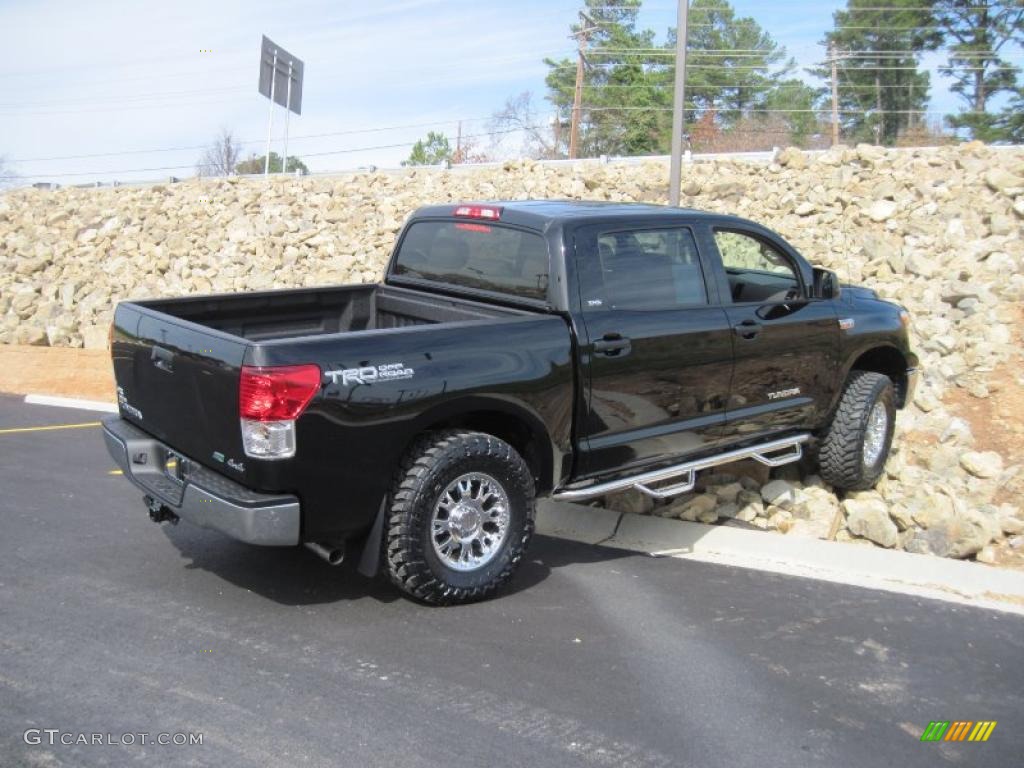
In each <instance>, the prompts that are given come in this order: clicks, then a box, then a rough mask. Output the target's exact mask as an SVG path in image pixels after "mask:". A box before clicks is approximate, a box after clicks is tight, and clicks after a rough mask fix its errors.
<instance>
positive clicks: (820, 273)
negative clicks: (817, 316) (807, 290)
mask: <svg viewBox="0 0 1024 768" xmlns="http://www.w3.org/2000/svg"><path fill="white" fill-rule="evenodd" d="M841 291H842V289H841V288H840V287H839V276H838V275H837V274H836V273H835V272H833V271H832V270H830V269H823V268H821V267H815V268H814V285H813V286H811V296H812V298H815V299H838V298H839V294H840V293H841Z"/></svg>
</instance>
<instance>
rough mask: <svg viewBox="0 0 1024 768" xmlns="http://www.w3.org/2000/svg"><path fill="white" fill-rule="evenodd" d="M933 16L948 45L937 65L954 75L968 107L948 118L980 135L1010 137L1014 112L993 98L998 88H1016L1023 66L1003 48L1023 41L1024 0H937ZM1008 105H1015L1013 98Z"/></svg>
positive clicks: (997, 138) (984, 138) (989, 138)
mask: <svg viewBox="0 0 1024 768" xmlns="http://www.w3.org/2000/svg"><path fill="white" fill-rule="evenodd" d="M935 22H936V24H938V26H939V27H940V28H941V30H942V33H943V35H944V37H945V42H946V46H947V47H948V51H949V58H948V61H947V63H946V65H945V66H944V67H942V68H941V69H940V70H939V71H940V72H942V74H944V75H949V76H950V77H952V78H953V79H954V81H955V82H954V84H953V85H952V87H951V88H950V90H951V91H953V92H954V93H956V94H958V95H959V96H960V97H961V99H962V100H963V101H964V103H965V105H966V107H967V109H966V111H964V112H962V113H960V114H957V115H950V116H949V122H950V124H951V125H952V126H953V127H955V128H958V129H963V130H966V131H968V132H969V133H970V136H971V138H974V139H981V140H982V141H1000V140H1008V139H1011V138H1012V131H1008V129H1007V125H1011V124H1013V123H1014V122H1015V121H1014V117H1013V114H1012V113H1010V114H1005V115H1002V116H1000V115H998V114H996V113H995V111H994V110H993V109H992V106H991V103H992V100H993V98H995V97H996V96H998V95H999V94H1002V93H1010V94H1012V93H1014V92H1015V90H1016V87H1017V77H1018V75H1019V73H1020V69H1019V68H1018V67H1016V66H1013V65H1012V63H1011V62H1009V61H1008V60H1007V59H1006V58H1005V56H1004V52H1005V50H1006V48H1007V46H1008V45H1012V44H1013V43H1015V42H1016V43H1020V42H1024V4H1022V3H1021V0H1003V2H1000V1H999V0H936V3H935ZM1010 109H1017V107H1016V106H1015V105H1014V104H1011V105H1010ZM1016 122H1019V120H1017V121H1016Z"/></svg>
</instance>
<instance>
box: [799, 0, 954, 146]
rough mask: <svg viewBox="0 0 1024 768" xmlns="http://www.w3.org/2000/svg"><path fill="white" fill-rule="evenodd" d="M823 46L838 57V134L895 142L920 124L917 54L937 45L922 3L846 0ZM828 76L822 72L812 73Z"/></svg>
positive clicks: (921, 81) (924, 83)
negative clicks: (833, 48) (832, 50)
mask: <svg viewBox="0 0 1024 768" xmlns="http://www.w3.org/2000/svg"><path fill="white" fill-rule="evenodd" d="M832 18H833V24H834V28H833V29H832V30H831V31H830V32H828V33H826V35H825V44H826V45H834V46H835V50H836V51H837V53H838V56H839V110H840V123H841V126H842V131H843V135H844V136H845V137H847V138H849V139H852V140H854V141H875V142H877V143H880V144H887V145H892V144H895V143H896V140H897V138H898V137H899V135H900V133H901V132H902V131H904V130H906V129H907V128H908V127H910V126H912V125H914V124H916V123H917V122H920V119H921V117H922V116H923V113H924V111H925V110H926V108H927V105H928V91H929V87H930V84H931V83H930V78H929V76H928V73H927V72H921V71H920V70H919V69H918V65H919V62H920V58H921V54H922V53H923V52H924V51H927V50H932V49H934V48H935V47H937V46H938V45H939V44H940V42H941V35H940V34H938V33H937V31H936V30H935V27H934V23H933V17H932V15H931V12H930V10H929V3H928V2H927V0H886V2H885V3H884V4H882V5H879V3H878V0H847V6H846V10H843V11H836V12H835V13H834V14H833V16H832ZM815 74H817V75H818V76H819V77H828V76H829V74H830V73H829V70H828V69H826V68H822V69H818V70H815Z"/></svg>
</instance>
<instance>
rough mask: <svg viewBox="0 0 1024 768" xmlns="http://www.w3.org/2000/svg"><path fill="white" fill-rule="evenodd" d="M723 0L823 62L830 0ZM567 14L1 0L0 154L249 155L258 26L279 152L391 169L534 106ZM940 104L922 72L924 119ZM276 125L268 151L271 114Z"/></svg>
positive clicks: (658, 14)
mask: <svg viewBox="0 0 1024 768" xmlns="http://www.w3.org/2000/svg"><path fill="white" fill-rule="evenodd" d="M734 5H735V7H736V9H737V12H738V14H739V15H744V16H746V15H749V16H752V17H753V18H754V19H756V20H757V21H758V22H759V23H760V24H761V25H762V26H763V27H764V28H765V29H766V30H767V31H769V32H770V33H771V34H772V35H773V36H774V37H775V38H776V40H777V41H778V42H780V43H781V44H783V45H785V46H786V48H787V49H788V51H789V53H790V55H792V56H793V57H794V58H795V59H796V60H797V62H798V63H799V64H801V65H810V64H813V63H815V62H818V61H820V60H821V57H822V55H823V51H822V48H821V46H820V45H819V44H818V43H819V41H820V40H821V39H822V37H823V34H824V31H825V30H826V29H828V28H829V27H830V26H831V20H832V12H833V11H834V10H836V9H837V8H839V7H842V5H844V3H839V2H815V1H814V0H778V2H775V3H770V4H768V3H760V2H756V1H755V0H737V2H735V3H734ZM580 7H581V4H580V3H579V2H577V0H544V1H540V0H521V1H520V2H516V3H508V2H492V1H489V0H443V1H440V0H377V2H360V3H356V2H350V1H349V0H334V1H333V2H323V1H314V2H282V1H281V0H278V1H277V2H267V1H266V0H255V1H247V2H238V1H236V2H216V1H215V0H204V1H203V2H199V1H198V0H177V1H176V2H173V3H168V2H153V1H152V0H106V1H97V0H89V1H86V2H83V1H82V0H34V1H33V2H10V1H9V0H0V29H4V30H5V31H6V32H7V34H6V35H5V36H4V45H3V47H2V49H0V74H2V82H3V83H4V87H3V95H2V97H0V155H5V156H6V157H7V158H8V161H9V163H10V164H11V165H12V167H13V169H14V171H15V172H17V173H19V174H21V175H22V176H24V177H25V178H26V179H27V180H31V181H35V180H42V179H43V178H49V179H52V180H55V181H59V182H62V183H83V182H88V181H95V180H102V181H110V180H112V179H119V180H124V181H130V180H139V179H158V178H161V177H165V176H168V175H171V174H177V175H190V174H191V173H192V168H193V166H194V164H195V161H196V159H197V158H198V156H199V154H200V150H199V149H195V148H194V147H195V146H197V145H203V144H205V143H207V142H208V141H209V140H210V139H211V138H212V137H213V136H215V135H216V134H217V133H218V132H219V130H220V129H221V128H222V127H225V128H230V129H232V130H233V131H234V133H235V135H236V136H237V137H238V138H240V139H242V140H243V141H245V142H246V143H245V144H244V146H243V151H244V152H245V153H246V154H248V153H250V152H252V153H262V152H263V151H264V147H265V141H266V135H267V117H268V102H267V100H266V99H264V98H263V97H261V96H260V95H259V94H258V93H257V90H256V83H257V75H258V61H259V43H260V36H261V34H266V35H268V36H269V37H271V38H272V39H274V40H275V41H276V42H277V43H278V44H280V45H282V46H284V47H285V48H287V49H288V50H290V51H291V52H292V53H293V54H295V55H297V56H299V57H300V58H302V59H304V60H305V62H306V80H305V86H304V98H303V114H302V116H301V117H294V116H293V119H292V120H291V121H290V136H291V139H290V142H289V154H298V155H300V156H303V157H304V158H306V160H307V164H308V165H309V166H310V168H311V169H313V170H314V171H326V170H336V169H348V168H355V167H359V166H365V165H368V164H375V165H377V166H380V167H387V166H396V165H398V164H399V162H400V161H401V160H402V159H403V158H404V157H406V156H408V153H409V147H408V143H411V142H412V141H414V140H415V139H416V138H418V137H420V136H422V135H424V134H425V133H426V131H428V130H431V129H434V130H441V131H444V132H446V133H447V134H449V135H450V136H454V134H455V124H456V122H457V121H458V120H460V119H461V120H462V121H463V132H464V134H466V135H475V134H482V133H484V132H485V129H486V122H487V119H488V117H489V116H490V115H491V113H492V112H494V110H496V109H498V108H499V107H501V105H502V104H503V103H504V101H505V99H506V98H507V97H508V96H510V95H514V94H517V93H520V92H522V91H525V90H529V91H532V92H533V93H534V94H535V98H536V101H537V103H538V104H540V105H544V102H543V95H544V74H545V72H546V67H545V66H544V65H543V63H542V59H543V58H544V57H545V56H552V57H558V56H562V55H565V56H570V55H572V54H573V50H574V47H573V46H574V44H573V42H572V41H571V40H570V39H569V38H568V29H569V25H570V24H571V23H572V21H573V20H574V19H575V15H576V11H577V10H578V9H579V8H580ZM640 24H641V26H646V27H650V28H652V29H655V30H657V32H658V34H659V37H660V38H663V37H664V34H665V31H666V30H667V29H668V27H670V26H674V24H675V3H674V2H672V0H650V2H646V3H644V10H643V12H642V13H641V17H640ZM203 49H210V50H212V53H204V52H201V51H202V50H203ZM939 60H940V58H939V57H937V56H932V57H930V58H929V60H928V62H927V63H928V65H930V66H931V67H934V66H935V65H936V64H937V63H938V62H939ZM956 107H957V103H956V100H955V98H954V97H953V96H952V95H951V94H949V92H948V89H947V84H946V83H944V82H943V81H942V80H941V79H940V78H938V77H937V76H935V75H933V93H932V105H931V109H934V110H937V111H949V110H953V109H955V108H956ZM274 120H275V122H274V136H275V139H274V149H275V150H276V151H277V152H278V153H280V152H281V150H282V141H281V139H282V137H283V127H284V112H283V110H280V109H278V112H277V113H276V115H275V118H274ZM382 128H387V129H388V130H377V129H382ZM366 129H375V130H366ZM364 130H365V132H362V131H364ZM323 134H330V135H323ZM484 141H485V140H484ZM392 145H400V146H392ZM178 148H181V149H178ZM154 149H162V150H165V151H156V152H154V151H148V150H154ZM508 149H509V150H511V149H514V146H513V145H510V146H509V147H508ZM136 150H138V151H136ZM127 151H131V152H132V154H122V155H115V156H97V157H78V158H67V159H59V160H42V159H37V158H51V157H62V158H66V157H67V156H71V155H87V154H91V155H103V154H104V153H114V152H127ZM179 166H181V167H180V168H179ZM136 169H137V170H136ZM51 174H52V175H51ZM57 174H80V175H77V176H58V175H57ZM37 177H38V178H37Z"/></svg>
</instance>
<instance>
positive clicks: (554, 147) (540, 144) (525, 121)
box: [487, 91, 564, 160]
mask: <svg viewBox="0 0 1024 768" xmlns="http://www.w3.org/2000/svg"><path fill="white" fill-rule="evenodd" d="M541 121H542V118H541V116H540V115H538V114H537V108H536V106H535V105H534V103H533V94H532V93H530V92H529V91H523V92H522V93H520V94H519V95H518V96H510V97H509V98H508V100H507V101H506V102H505V106H504V107H502V108H501V109H500V110H498V111H497V112H495V113H494V114H493V115H491V120H490V122H489V123H488V126H487V130H488V131H490V132H491V134H492V138H493V139H497V140H498V141H500V137H501V135H503V134H509V133H513V132H522V135H523V145H522V153H523V155H524V156H526V157H532V158H534V159H537V160H549V159H553V158H557V157H561V155H562V150H561V146H560V145H561V144H564V141H562V140H561V139H560V138H559V136H558V134H559V131H558V128H559V127H560V126H558V125H556V124H555V123H554V122H552V123H551V124H547V123H546V122H541Z"/></svg>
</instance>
